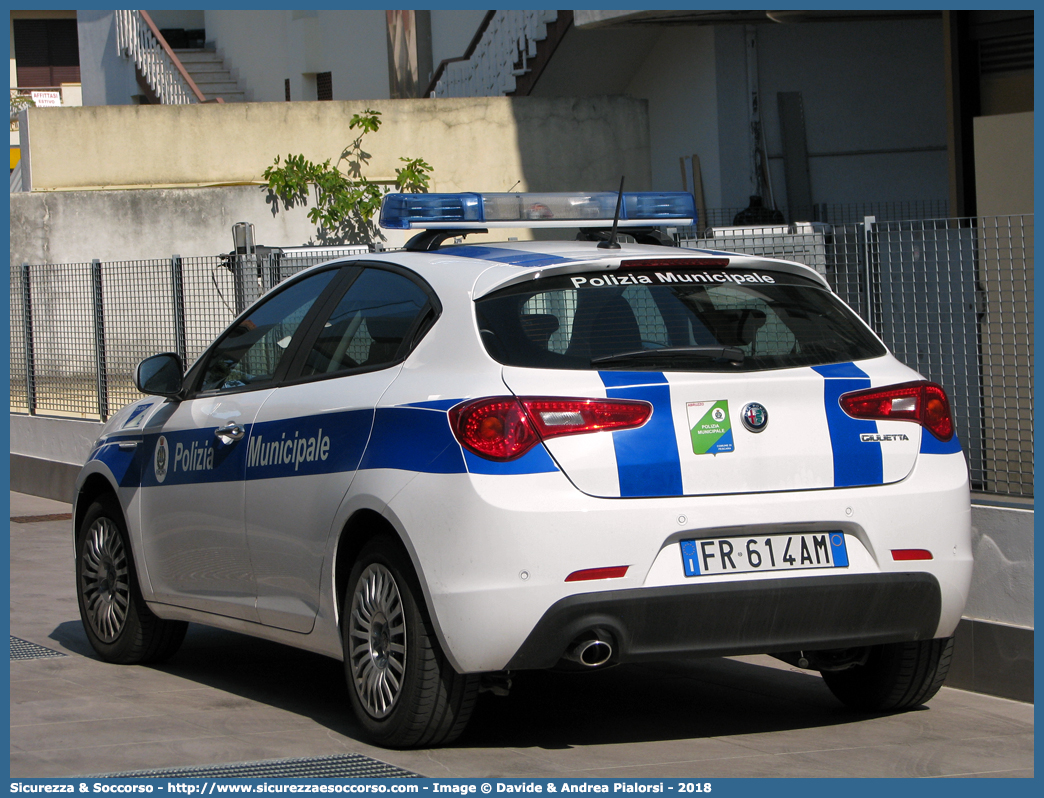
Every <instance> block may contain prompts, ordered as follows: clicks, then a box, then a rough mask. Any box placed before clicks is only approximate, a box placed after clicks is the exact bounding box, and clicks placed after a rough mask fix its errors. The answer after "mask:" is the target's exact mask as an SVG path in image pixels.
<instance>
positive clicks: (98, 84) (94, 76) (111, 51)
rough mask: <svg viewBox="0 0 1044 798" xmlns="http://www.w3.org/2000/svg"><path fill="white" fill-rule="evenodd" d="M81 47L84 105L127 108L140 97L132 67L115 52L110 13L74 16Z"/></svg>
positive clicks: (90, 13)
mask: <svg viewBox="0 0 1044 798" xmlns="http://www.w3.org/2000/svg"><path fill="white" fill-rule="evenodd" d="M76 29H77V35H78V39H79V46H80V85H81V86H82V89H83V104H84V105H130V104H131V102H132V100H131V98H132V97H133V96H134V95H136V94H141V89H140V88H138V82H137V79H136V78H135V75H134V63H133V62H132V61H130V60H129V59H126V58H120V55H119V53H118V52H117V50H116V16H115V14H114V13H113V12H112V11H106V10H99V9H89V10H85V11H78V12H76Z"/></svg>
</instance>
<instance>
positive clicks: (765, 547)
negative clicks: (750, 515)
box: [681, 530, 848, 576]
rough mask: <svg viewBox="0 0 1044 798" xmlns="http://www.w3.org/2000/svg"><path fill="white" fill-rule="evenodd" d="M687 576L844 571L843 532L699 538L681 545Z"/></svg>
mask: <svg viewBox="0 0 1044 798" xmlns="http://www.w3.org/2000/svg"><path fill="white" fill-rule="evenodd" d="M681 555H682V566H683V567H684V569H685V575H686V576H709V575H713V574H734V573H738V574H742V573H753V572H755V571H798V570H802V569H805V568H847V567H848V549H846V548H845V535H844V533H843V532H839V531H836V530H835V531H831V532H801V533H797V534H793V535H761V536H757V537H729V538H701V539H698V540H683V541H682V542H681Z"/></svg>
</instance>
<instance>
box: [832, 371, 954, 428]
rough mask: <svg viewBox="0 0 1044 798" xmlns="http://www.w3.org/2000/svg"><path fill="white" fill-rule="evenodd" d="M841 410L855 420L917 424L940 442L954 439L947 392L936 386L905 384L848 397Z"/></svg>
mask: <svg viewBox="0 0 1044 798" xmlns="http://www.w3.org/2000/svg"><path fill="white" fill-rule="evenodd" d="M839 401H840V403H841V409H842V410H844V411H845V412H846V413H848V415H850V416H851V417H852V418H865V419H871V420H874V419H880V420H885V421H914V422H916V423H918V424H920V425H921V426H922V427H924V428H925V429H927V430H928V431H929V432H931V433H932V435H934V436H935V437H936V438H938V439H939V440H941V441H948V440H950V438H952V437H953V415H952V414H951V413H950V400H949V399H947V398H946V391H944V390H943V389H942V387H941V386H939V385H936V384H935V383H934V382H927V381H924V380H922V381H918V382H904V383H902V384H901V385H889V386H887V387H884V388H870V389H869V390H865V391H854V392H853V393H846V394H844V395H842V396H841V398H840V400H839Z"/></svg>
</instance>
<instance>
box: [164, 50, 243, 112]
mask: <svg viewBox="0 0 1044 798" xmlns="http://www.w3.org/2000/svg"><path fill="white" fill-rule="evenodd" d="M174 54H175V55H177V57H178V60H180V61H181V63H182V65H183V66H184V67H185V70H186V71H187V72H188V73H189V75H191V77H192V80H193V81H195V84H196V86H198V87H199V90H200V91H201V92H203V95H204V96H205V97H206V98H207V99H208V100H216V99H217V98H218V97H220V98H221V99H222V100H224V101H225V102H226V103H241V102H245V101H246V92H245V91H244V90H243V89H242V88H240V86H239V81H237V80H236V78H235V76H234V75H233V74H232V72H231V70H229V69H228V68H227V67H226V66H225V62H224V61H223V60H222V58H221V56H219V55H218V54H217V53H216V52H214V51H213V50H204V49H185V50H174Z"/></svg>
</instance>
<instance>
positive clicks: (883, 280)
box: [681, 216, 1033, 496]
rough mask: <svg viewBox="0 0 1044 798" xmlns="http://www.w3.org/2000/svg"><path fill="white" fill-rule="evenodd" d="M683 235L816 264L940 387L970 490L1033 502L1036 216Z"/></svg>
mask: <svg viewBox="0 0 1044 798" xmlns="http://www.w3.org/2000/svg"><path fill="white" fill-rule="evenodd" d="M711 232H712V233H713V234H712V235H710V236H707V237H703V238H683V239H682V242H681V243H682V245H683V246H686V247H692V248H696V249H715V250H730V251H733V252H744V253H747V254H754V255H764V256H769V257H775V258H783V259H786V260H793V261H798V262H799V263H804V264H806V265H808V266H811V267H812V268H814V269H816V270H817V271H818V272H819V273H820V274H822V275H824V276H825V277H826V278H827V280H828V281H829V282H830V284H831V286H832V287H833V288H834V290H835V291H836V292H837V293H838V294H839V295H840V296H841V298H842V299H844V300H845V301H846V302H847V303H848V304H849V305H850V306H851V307H852V308H853V309H854V310H855V311H856V312H857V313H859V315H860V316H862V317H863V318H864V319H865V320H866V321H867V322H868V323H869V324H870V326H871V327H873V329H874V330H875V332H877V333H878V334H879V335H880V336H881V338H882V339H883V340H884V342H885V344H886V345H887V346H888V348H889V349H890V350H891V351H892V352H893V353H894V354H895V356H896V357H897V358H899V360H901V361H902V362H904V363H906V364H907V365H908V366H910V367H911V368H913V369H916V370H917V371H919V372H920V373H921V374H923V375H924V376H925V377H926V378H928V379H930V380H934V381H935V382H938V383H940V384H941V385H942V386H943V387H944V388H946V391H947V393H948V394H949V396H950V401H951V405H952V409H953V413H954V417H955V420H956V426H957V434H958V436H959V438H960V440H961V443H962V445H963V448H964V451H965V454H966V455H967V457H968V463H969V467H970V469H971V479H972V487H973V489H976V490H982V491H987V492H991V493H1000V494H1007V495H1016V496H1032V495H1033V451H1032V442H1033V216H1003V217H990V218H970V219H922V220H913V221H911V220H905V221H888V222H881V221H877V220H875V219H873V218H870V219H867V220H865V222H864V223H863V224H845V225H824V224H819V225H812V224H808V225H769V226H761V227H754V226H751V227H746V228H735V227H729V228H726V229H723V230H714V231H711Z"/></svg>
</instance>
